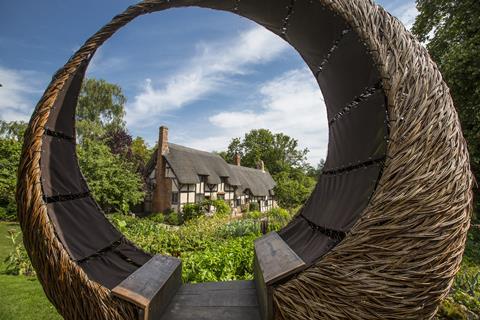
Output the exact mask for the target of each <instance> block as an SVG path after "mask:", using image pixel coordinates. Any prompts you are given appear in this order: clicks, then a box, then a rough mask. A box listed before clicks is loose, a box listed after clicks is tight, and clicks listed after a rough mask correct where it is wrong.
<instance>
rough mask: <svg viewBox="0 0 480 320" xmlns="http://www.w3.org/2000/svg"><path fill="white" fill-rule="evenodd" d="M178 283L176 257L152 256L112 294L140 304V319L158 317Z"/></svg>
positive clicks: (178, 262) (180, 264)
mask: <svg viewBox="0 0 480 320" xmlns="http://www.w3.org/2000/svg"><path fill="white" fill-rule="evenodd" d="M181 285H182V263H181V261H180V259H177V258H174V257H168V256H162V255H155V256H154V257H153V258H151V259H150V260H149V261H148V262H147V263H145V264H144V265H143V266H142V267H140V268H139V269H137V270H136V271H135V272H134V273H132V274H131V275H130V276H129V277H128V278H126V279H125V280H123V281H122V282H121V283H120V284H119V285H118V286H116V287H115V288H113V290H112V293H113V294H114V295H115V296H118V297H120V298H122V299H124V300H127V301H129V302H131V303H133V304H135V305H137V306H138V307H140V309H141V311H140V319H143V320H152V319H160V317H161V315H162V314H163V312H164V311H165V309H166V308H167V306H168V304H169V303H170V301H171V300H172V298H173V297H174V296H175V294H176V292H177V291H178V289H179V288H180V286H181Z"/></svg>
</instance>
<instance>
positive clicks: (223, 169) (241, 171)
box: [146, 143, 275, 196]
mask: <svg viewBox="0 0 480 320" xmlns="http://www.w3.org/2000/svg"><path fill="white" fill-rule="evenodd" d="M163 157H164V158H165V160H166V161H167V163H168V164H169V165H170V167H171V168H172V171H173V173H174V174H175V176H176V177H177V179H178V181H179V182H180V183H181V184H195V183H200V176H206V177H207V183H209V184H219V183H220V182H221V178H225V179H227V182H228V183H229V184H230V185H233V186H237V187H238V188H237V193H238V194H241V193H243V192H244V191H246V190H250V192H251V193H252V194H253V195H254V196H267V195H271V194H273V190H272V189H273V188H274V187H275V181H274V180H273V178H272V176H271V175H270V173H268V172H266V171H262V170H258V169H253V168H247V167H242V166H236V165H231V164H228V163H227V162H226V161H225V160H224V159H223V158H222V157H220V156H219V155H218V154H215V153H211V152H206V151H201V150H196V149H192V148H188V147H184V146H180V145H178V144H174V143H168V152H167V153H166V154H164V155H163ZM156 163H157V152H156V150H155V151H154V153H153V155H152V158H151V159H150V161H149V163H148V164H147V171H146V172H147V174H149V173H150V172H152V170H153V169H154V168H155V165H156Z"/></svg>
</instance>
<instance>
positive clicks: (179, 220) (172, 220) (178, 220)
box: [165, 212, 184, 226]
mask: <svg viewBox="0 0 480 320" xmlns="http://www.w3.org/2000/svg"><path fill="white" fill-rule="evenodd" d="M165 222H167V223H168V224H171V225H173V226H179V225H181V224H183V222H184V218H183V216H182V215H181V214H178V213H177V212H171V213H170V214H168V215H167V217H166V218H165Z"/></svg>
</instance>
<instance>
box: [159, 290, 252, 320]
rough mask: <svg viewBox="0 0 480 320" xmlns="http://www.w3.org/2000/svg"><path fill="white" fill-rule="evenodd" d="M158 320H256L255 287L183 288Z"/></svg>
mask: <svg viewBox="0 0 480 320" xmlns="http://www.w3.org/2000/svg"><path fill="white" fill-rule="evenodd" d="M161 320H260V313H259V310H258V300H257V292H256V289H255V283H254V282H253V281H227V282H208V283H198V284H190V283H189V284H185V285H183V286H182V287H181V288H180V290H178V292H177V294H176V295H175V297H174V298H173V300H172V302H171V303H170V305H169V306H168V308H167V310H166V311H165V313H164V315H163V316H162V318H161Z"/></svg>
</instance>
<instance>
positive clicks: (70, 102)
mask: <svg viewBox="0 0 480 320" xmlns="http://www.w3.org/2000/svg"><path fill="white" fill-rule="evenodd" d="M86 67H87V64H86V63H84V64H83V65H82V66H81V67H80V68H79V70H78V71H77V73H75V74H74V75H73V76H71V77H70V78H69V79H68V80H67V82H66V83H65V85H64V87H63V89H62V90H61V91H60V93H59V95H58V97H57V100H56V101H55V103H54V104H53V109H52V111H50V115H49V117H48V121H47V123H46V125H45V127H46V128H47V129H50V130H52V131H56V132H59V133H63V134H64V135H67V136H69V137H74V135H75V129H74V126H73V125H74V122H75V107H76V105H77V100H78V95H79V93H80V89H81V87H82V80H83V77H84V75H85V70H86Z"/></svg>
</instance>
